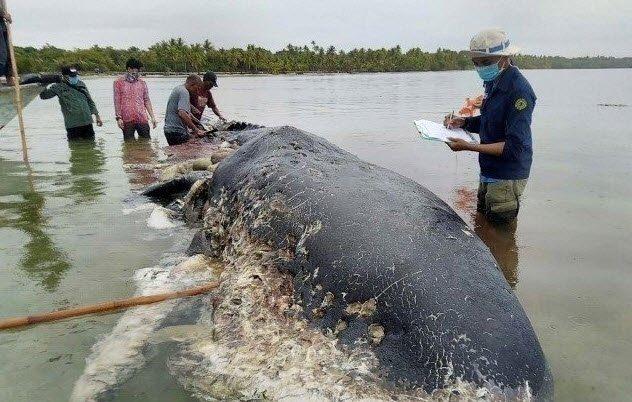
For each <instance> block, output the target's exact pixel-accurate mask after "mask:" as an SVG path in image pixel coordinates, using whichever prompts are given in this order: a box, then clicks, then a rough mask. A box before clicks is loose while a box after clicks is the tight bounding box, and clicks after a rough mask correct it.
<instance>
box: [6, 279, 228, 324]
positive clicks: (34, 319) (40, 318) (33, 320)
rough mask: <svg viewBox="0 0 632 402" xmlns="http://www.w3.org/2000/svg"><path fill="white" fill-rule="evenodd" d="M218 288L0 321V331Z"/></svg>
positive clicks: (215, 284) (205, 287)
mask: <svg viewBox="0 0 632 402" xmlns="http://www.w3.org/2000/svg"><path fill="white" fill-rule="evenodd" d="M218 286H219V282H209V283H207V284H206V285H203V286H199V287H196V288H192V289H187V290H181V291H178V292H170V293H161V294H156V295H151V296H136V297H130V298H128V299H120V300H112V301H109V302H104V303H98V304H91V305H89V306H83V307H75V308H71V309H67V310H59V311H52V312H49V313H43V314H36V315H30V316H27V317H16V318H9V319H5V320H0V330H5V329H11V328H19V327H24V326H27V325H33V324H39V323H42V322H50V321H59V320H63V319H65V318H71V317H79V316H83V315H88V314H95V313H107V312H112V311H116V310H120V309H124V308H129V307H134V306H141V305H145V304H152V303H158V302H161V301H165V300H169V299H179V298H182V297H190V296H196V295H200V294H202V293H207V292H209V291H211V290H213V289H215V288H217V287H218Z"/></svg>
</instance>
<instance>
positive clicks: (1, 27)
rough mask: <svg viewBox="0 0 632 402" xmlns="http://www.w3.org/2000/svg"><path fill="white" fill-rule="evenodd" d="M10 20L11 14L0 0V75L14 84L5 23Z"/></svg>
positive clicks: (2, 0)
mask: <svg viewBox="0 0 632 402" xmlns="http://www.w3.org/2000/svg"><path fill="white" fill-rule="evenodd" d="M11 22H12V20H11V14H9V13H8V12H7V9H6V4H5V2H4V0H0V77H5V78H6V79H7V85H14V81H13V74H12V71H11V58H10V56H9V55H10V53H9V37H8V32H7V29H8V28H7V24H11Z"/></svg>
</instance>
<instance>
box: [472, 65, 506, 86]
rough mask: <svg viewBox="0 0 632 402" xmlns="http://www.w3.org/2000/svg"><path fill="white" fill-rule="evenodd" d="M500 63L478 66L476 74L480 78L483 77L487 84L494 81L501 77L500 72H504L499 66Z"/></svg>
mask: <svg viewBox="0 0 632 402" xmlns="http://www.w3.org/2000/svg"><path fill="white" fill-rule="evenodd" d="M498 63H500V62H498ZM498 63H494V64H492V65H489V66H477V67H476V72H477V73H478V75H479V77H481V79H482V80H483V81H485V82H489V81H494V80H495V79H496V78H497V77H498V76H499V75H500V72H501V71H502V70H501V69H500V67H499V66H498Z"/></svg>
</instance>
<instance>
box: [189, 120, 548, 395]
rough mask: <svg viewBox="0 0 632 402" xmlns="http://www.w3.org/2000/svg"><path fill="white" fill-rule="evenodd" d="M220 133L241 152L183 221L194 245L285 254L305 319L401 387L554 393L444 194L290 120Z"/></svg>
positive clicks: (280, 264) (501, 283)
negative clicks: (367, 357)
mask: <svg viewBox="0 0 632 402" xmlns="http://www.w3.org/2000/svg"><path fill="white" fill-rule="evenodd" d="M222 135H223V136H224V139H226V140H228V141H232V142H234V143H237V144H239V145H240V148H239V149H238V150H237V151H236V152H235V153H234V154H233V155H232V156H230V157H228V158H227V159H225V160H224V161H223V162H221V163H220V164H219V165H218V167H217V169H216V170H215V172H214V174H213V177H212V179H210V180H209V181H207V182H206V183H204V185H203V186H198V188H197V193H198V196H197V200H194V201H192V202H191V203H190V204H191V205H190V206H189V208H193V209H196V211H197V212H194V213H189V214H188V216H193V217H195V216H198V217H200V218H201V219H203V221H204V226H203V229H202V230H201V231H200V233H198V235H197V236H196V238H195V240H194V243H193V244H192V246H191V249H192V252H194V253H195V252H202V253H208V254H210V255H216V256H218V255H221V256H223V257H224V258H226V257H227V256H228V255H230V254H231V253H233V254H235V255H240V256H242V255H244V254H247V253H248V249H245V250H240V245H241V244H242V243H243V242H244V236H245V237H247V238H248V239H249V241H250V242H253V243H257V244H259V245H261V246H263V247H265V248H266V250H276V251H279V250H281V251H282V253H281V254H280V255H281V257H280V258H277V259H276V260H275V261H274V266H273V267H271V266H270V265H267V268H268V269H274V268H276V269H278V270H279V272H283V273H285V274H286V275H289V277H290V278H291V286H292V289H290V293H291V294H292V298H293V301H292V302H291V303H293V304H294V305H295V306H298V307H299V308H300V314H301V316H302V317H304V318H306V319H307V320H308V321H309V322H311V324H312V326H313V327H317V328H320V329H321V330H323V332H325V333H330V334H334V335H335V336H336V337H337V338H338V345H339V346H340V347H341V348H347V349H353V348H357V347H365V348H368V349H370V350H371V351H372V353H374V354H375V356H376V357H377V360H378V361H379V371H380V373H379V375H380V376H382V377H384V378H387V379H388V380H389V381H391V382H392V383H394V384H399V385H401V386H403V387H404V388H409V389H410V388H414V387H422V388H423V389H425V390H426V391H429V392H431V391H433V390H435V389H438V388H442V387H444V386H447V385H449V384H451V383H454V382H455V381H464V382H468V383H474V384H476V385H477V386H483V387H486V388H487V389H495V390H496V391H499V390H502V392H503V393H505V394H511V393H512V392H515V391H516V390H524V389H528V390H529V391H528V392H530V393H531V395H533V396H535V397H536V399H548V398H550V397H552V378H551V375H550V372H549V369H548V366H547V363H546V360H545V357H544V354H543V352H542V349H541V347H540V345H539V342H538V339H537V337H536V335H535V333H534V330H533V328H532V326H531V324H530V322H529V319H528V318H527V316H526V314H525V312H524V310H523V308H522V307H521V305H520V303H519V301H518V300H517V298H516V296H515V294H514V293H513V292H512V290H511V289H510V287H509V285H508V284H507V283H506V281H505V279H504V278H503V275H502V273H501V272H500V271H499V270H498V269H497V266H496V263H495V261H494V258H493V257H492V255H491V253H490V252H489V250H488V249H487V247H486V246H485V245H484V244H483V243H482V241H481V240H480V239H479V238H478V237H477V236H476V235H474V234H473V233H472V232H471V231H470V230H469V229H468V227H467V226H466V224H465V223H464V222H463V221H462V220H461V219H460V218H459V217H458V216H457V214H456V213H455V212H454V211H453V210H452V209H451V208H450V207H449V206H448V205H447V204H446V203H444V202H443V201H441V200H440V199H439V198H438V197H436V196H435V195H434V194H433V193H431V192H430V191H428V190H427V189H425V188H424V187H422V186H421V185H419V184H418V183H415V182H414V181H412V180H410V179H407V178H405V177H402V176H400V175H398V174H396V173H394V172H392V171H389V170H387V169H384V168H381V167H378V166H375V165H372V164H369V163H366V162H364V161H362V160H360V159H358V158H357V157H355V156H353V155H351V154H349V153H348V152H345V151H343V150H341V149H340V148H338V147H336V146H334V145H332V144H331V143H329V142H327V141H325V140H324V139H322V138H320V137H317V136H315V135H312V134H309V133H306V132H304V131H301V130H298V129H296V128H292V127H278V128H263V129H257V130H248V131H242V132H237V133H230V132H225V133H222ZM190 195H191V194H190ZM189 212H191V211H189ZM236 229H239V230H236ZM244 232H245V235H244ZM236 233H240V235H239V236H237V235H236ZM235 258H237V257H235ZM251 277H253V278H254V279H252V280H253V281H254V280H255V279H259V278H255V277H257V275H251ZM221 291H222V290H221V289H220V294H221ZM227 303H229V302H227ZM240 303H241V302H240ZM286 303H287V302H286ZM237 304H239V303H237ZM286 307H287V305H286ZM231 308H232V307H231ZM231 314H237V313H235V312H233V313H230V314H229V315H228V316H230V317H232V315H231ZM227 320H228V319H227ZM233 321H234V320H233ZM231 325H232V324H231Z"/></svg>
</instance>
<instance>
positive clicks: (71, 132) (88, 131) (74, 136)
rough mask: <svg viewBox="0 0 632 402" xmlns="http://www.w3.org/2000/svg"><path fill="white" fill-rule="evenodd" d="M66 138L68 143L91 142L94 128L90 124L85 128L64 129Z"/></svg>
mask: <svg viewBox="0 0 632 402" xmlns="http://www.w3.org/2000/svg"><path fill="white" fill-rule="evenodd" d="M66 136H67V137H68V140H69V141H72V140H93V139H94V128H93V127H92V124H88V125H87V126H79V127H72V128H67V129H66Z"/></svg>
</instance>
